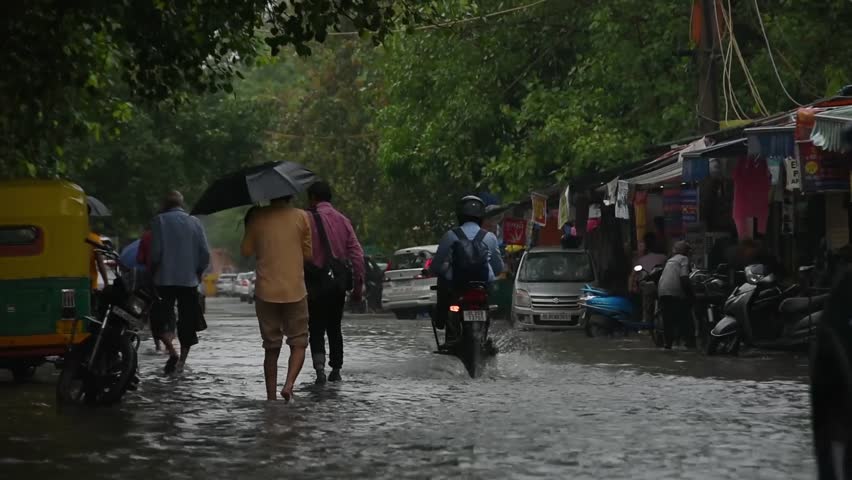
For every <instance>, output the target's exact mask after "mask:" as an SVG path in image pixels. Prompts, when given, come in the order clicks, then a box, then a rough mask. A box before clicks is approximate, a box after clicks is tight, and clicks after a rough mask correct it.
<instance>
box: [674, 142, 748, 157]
mask: <svg viewBox="0 0 852 480" xmlns="http://www.w3.org/2000/svg"><path fill="white" fill-rule="evenodd" d="M747 152H748V149H747V148H746V139H745V138H737V139H734V140H728V141H727V142H720V143H717V144H715V145H710V146H709V147H705V148H702V149H698V150H693V151H691V152H686V153H684V154H683V158H684V160H685V159H687V158H708V159H709V158H727V157H737V156H740V155H744V154H746V153H747Z"/></svg>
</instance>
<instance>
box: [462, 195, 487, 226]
mask: <svg viewBox="0 0 852 480" xmlns="http://www.w3.org/2000/svg"><path fill="white" fill-rule="evenodd" d="M456 216H457V217H458V220H459V223H465V222H471V221H472V222H476V223H481V222H482V219H483V218H484V217H485V202H483V201H482V199H481V198H479V197H477V196H475V195H468V196H466V197H464V198H462V199H461V200H459V204H458V206H457V207H456Z"/></svg>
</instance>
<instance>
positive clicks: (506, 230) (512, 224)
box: [503, 218, 527, 245]
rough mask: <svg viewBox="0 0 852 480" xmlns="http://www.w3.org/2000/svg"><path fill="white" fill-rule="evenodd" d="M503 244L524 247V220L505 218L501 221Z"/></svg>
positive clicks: (525, 236) (525, 225)
mask: <svg viewBox="0 0 852 480" xmlns="http://www.w3.org/2000/svg"><path fill="white" fill-rule="evenodd" d="M503 243H505V244H506V245H526V244H527V222H526V220H521V219H519V218H507V219H505V220H503Z"/></svg>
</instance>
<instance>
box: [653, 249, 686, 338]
mask: <svg viewBox="0 0 852 480" xmlns="http://www.w3.org/2000/svg"><path fill="white" fill-rule="evenodd" d="M691 251H692V247H690V245H689V243H687V242H684V241H680V242H677V243H675V245H674V255H673V256H672V257H671V258H670V259H669V260H668V261H667V262H666V266H665V267H664V268H663V274H662V276H661V277H660V283H659V284H658V286H657V294H658V296H659V299H660V308H661V309H662V313H663V329H664V331H665V340H666V343H665V347H666V350H671V348H672V343H674V340H675V336H676V335H677V334H680V336H681V337H683V339H684V343H685V344H686V348H695V333H694V332H693V330H694V328H693V324H692V314H691V310H690V308H689V306H690V304H691V303H692V298H693V292H692V284H691V283H690V282H689V254H690V252H691Z"/></svg>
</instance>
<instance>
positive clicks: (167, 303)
mask: <svg viewBox="0 0 852 480" xmlns="http://www.w3.org/2000/svg"><path fill="white" fill-rule="evenodd" d="M157 294H158V295H159V296H160V301H159V302H158V303H157V306H156V308H155V311H154V313H155V315H154V317H153V318H152V319H151V321H152V322H160V323H159V325H157V328H153V325H152V328H151V330H152V331H153V332H155V336H159V335H156V333H159V332H162V333H168V332H172V331H174V329H175V323H176V322H177V334H178V335H177V336H178V340H179V341H180V346H181V347H191V346H193V345H195V344H197V343H198V334H197V333H196V331H197V330H198V327H199V325H201V324H202V323H203V322H204V314H203V313H202V312H201V303H200V302H199V301H198V290H197V289H196V288H195V287H157ZM175 303H177V309H178V317H177V319H175Z"/></svg>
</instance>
